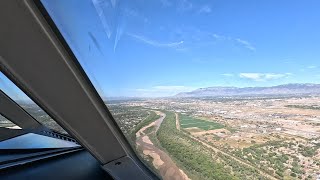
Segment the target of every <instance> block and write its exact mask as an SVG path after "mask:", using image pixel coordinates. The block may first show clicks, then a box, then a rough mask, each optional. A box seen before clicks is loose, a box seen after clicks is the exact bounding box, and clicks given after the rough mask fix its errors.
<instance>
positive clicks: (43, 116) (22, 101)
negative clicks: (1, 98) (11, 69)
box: [0, 72, 67, 134]
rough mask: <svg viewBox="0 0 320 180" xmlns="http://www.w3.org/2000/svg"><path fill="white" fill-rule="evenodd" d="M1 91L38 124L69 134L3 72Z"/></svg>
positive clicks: (0, 79)
mask: <svg viewBox="0 0 320 180" xmlns="http://www.w3.org/2000/svg"><path fill="white" fill-rule="evenodd" d="M0 89H1V91H3V92H4V93H5V94H6V95H7V96H9V97H10V98H11V99H12V100H13V101H15V102H16V103H17V104H18V105H19V106H20V107H22V108H23V109H24V110H25V111H27V112H28V113H29V114H30V115H31V116H33V118H35V119H36V120H37V121H38V122H40V123H42V124H43V125H45V126H46V127H48V128H50V129H53V130H55V131H57V132H60V133H63V134H67V132H66V131H65V130H64V129H63V128H62V127H61V126H59V125H58V124H57V123H56V122H55V121H54V120H53V119H52V118H51V117H50V116H49V115H48V114H47V113H45V112H44V111H43V110H42V109H41V108H40V107H39V106H38V105H37V104H36V103H34V102H33V101H32V100H31V99H30V98H29V97H28V96H27V95H25V94H24V93H23V92H22V91H21V90H20V89H19V88H18V87H17V86H16V85H15V84H14V83H12V82H11V81H10V80H9V79H8V78H7V77H6V76H5V75H4V74H2V73H1V72H0ZM1 122H2V121H1ZM3 122H5V121H3Z"/></svg>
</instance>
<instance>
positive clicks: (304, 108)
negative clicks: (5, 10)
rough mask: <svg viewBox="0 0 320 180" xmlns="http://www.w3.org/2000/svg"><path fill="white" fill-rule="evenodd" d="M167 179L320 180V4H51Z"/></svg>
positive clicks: (99, 0)
mask: <svg viewBox="0 0 320 180" xmlns="http://www.w3.org/2000/svg"><path fill="white" fill-rule="evenodd" d="M41 2H42V3H43V5H44V7H45V8H46V10H47V11H48V13H49V15H50V16H51V18H52V20H53V21H54V23H55V24H56V26H57V27H58V29H59V31H60V32H61V34H62V35H63V37H64V39H65V40H66V42H67V43H68V45H69V46H70V48H71V50H72V51H73V53H74V54H75V56H76V58H77V60H78V61H79V62H80V64H81V65H82V67H83V68H84V70H85V72H86V73H87V75H88V76H89V78H90V80H91V81H92V83H93V84H94V86H95V88H96V90H97V91H98V93H99V94H100V96H101V98H102V99H103V100H104V101H105V102H106V105H107V106H108V107H109V109H110V111H111V112H112V115H113V116H114V118H115V120H116V121H117V122H118V124H119V126H120V128H121V129H122V130H123V132H124V134H125V135H126V136H127V138H128V140H129V142H130V143H131V144H132V146H133V148H134V149H135V150H136V152H137V154H138V155H140V157H141V159H143V160H144V162H145V163H146V164H147V165H149V167H150V168H151V169H153V170H154V171H155V172H156V173H157V174H158V175H159V176H161V177H162V178H163V179H174V177H179V178H180V179H255V178H257V179H297V178H299V179H316V178H317V176H318V173H319V169H320V150H319V148H320V133H319V132H320V111H319V109H320V103H319V102H320V96H319V95H320V61H319V58H320V46H319V45H318V42H319V41H320V34H319V32H320V21H319V18H320V11H319V9H320V2H319V1H316V0H311V1H288V0H285V1H277V0H268V1H249V0H243V1H232V2H231V1H222V0H220V1H219V0H218V1H205V0H201V1H198V0H197V1H196V0H194V1H192V0H172V1H169V0H158V1H157V0H153V1H144V0H130V1H122V0H83V1H76V0H68V1H64V0H58V1H50V0H42V1H41Z"/></svg>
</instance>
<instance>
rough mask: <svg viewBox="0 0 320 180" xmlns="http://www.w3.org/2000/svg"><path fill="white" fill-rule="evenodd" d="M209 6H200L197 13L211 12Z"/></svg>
mask: <svg viewBox="0 0 320 180" xmlns="http://www.w3.org/2000/svg"><path fill="white" fill-rule="evenodd" d="M211 11H212V10H211V7H210V6H208V5H204V6H202V7H201V8H200V10H199V13H211Z"/></svg>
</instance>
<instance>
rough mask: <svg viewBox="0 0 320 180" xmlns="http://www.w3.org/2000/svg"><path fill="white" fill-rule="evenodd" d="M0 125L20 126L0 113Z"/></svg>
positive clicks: (7, 126)
mask: <svg viewBox="0 0 320 180" xmlns="http://www.w3.org/2000/svg"><path fill="white" fill-rule="evenodd" d="M0 127H4V128H19V126H17V125H15V124H14V123H13V122H11V121H10V120H8V119H7V118H5V117H4V116H2V115H1V114H0Z"/></svg>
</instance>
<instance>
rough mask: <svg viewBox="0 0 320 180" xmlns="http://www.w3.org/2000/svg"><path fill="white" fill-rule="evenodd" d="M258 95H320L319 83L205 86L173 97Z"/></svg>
mask: <svg viewBox="0 0 320 180" xmlns="http://www.w3.org/2000/svg"><path fill="white" fill-rule="evenodd" d="M260 95H270V96H273V95H320V84H310V83H304V84H284V85H278V86H271V87H243V88H239V87H221V86H217V87H207V88H200V89H196V90H194V91H191V92H182V93H179V94H177V95H175V97H218V96H260Z"/></svg>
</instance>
